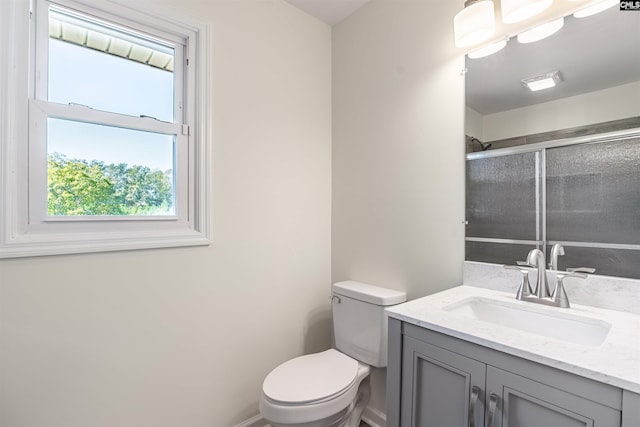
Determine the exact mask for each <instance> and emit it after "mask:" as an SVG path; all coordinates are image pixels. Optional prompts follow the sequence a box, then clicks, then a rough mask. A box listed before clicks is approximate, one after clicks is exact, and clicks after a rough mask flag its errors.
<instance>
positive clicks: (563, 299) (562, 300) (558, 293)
mask: <svg viewBox="0 0 640 427" xmlns="http://www.w3.org/2000/svg"><path fill="white" fill-rule="evenodd" d="M575 270H579V269H575ZM587 270H593V269H587ZM594 271H595V270H594ZM567 277H575V278H576V279H586V278H587V277H588V275H587V273H586V272H582V271H567V272H566V273H565V272H562V271H558V273H557V274H556V288H555V289H554V290H553V293H552V294H551V299H552V300H553V301H554V302H555V303H556V304H557V305H558V307H562V308H569V297H567V292H566V291H565V289H564V279H566V278H567Z"/></svg>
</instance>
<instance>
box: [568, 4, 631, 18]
mask: <svg viewBox="0 0 640 427" xmlns="http://www.w3.org/2000/svg"><path fill="white" fill-rule="evenodd" d="M572 1H573V0H572ZM617 4H620V2H619V1H618V0H596V1H592V2H589V3H587V6H586V7H585V8H583V9H580V10H579V11H577V12H576V13H574V14H573V16H575V17H576V18H586V17H587V16H591V15H595V14H596V13H600V12H602V11H604V10H607V9H609V8H610V7H613V6H615V5H617Z"/></svg>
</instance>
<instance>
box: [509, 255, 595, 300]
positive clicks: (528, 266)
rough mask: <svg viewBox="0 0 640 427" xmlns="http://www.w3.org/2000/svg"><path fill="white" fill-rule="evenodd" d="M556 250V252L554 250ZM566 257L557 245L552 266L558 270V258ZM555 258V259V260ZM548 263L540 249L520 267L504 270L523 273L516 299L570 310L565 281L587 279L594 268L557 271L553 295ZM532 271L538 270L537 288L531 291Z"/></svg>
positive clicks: (520, 262)
mask: <svg viewBox="0 0 640 427" xmlns="http://www.w3.org/2000/svg"><path fill="white" fill-rule="evenodd" d="M554 249H555V250H554ZM558 255H564V249H563V248H562V246H560V245H558V244H556V245H554V247H553V249H552V251H551V258H552V262H551V265H553V266H554V267H556V268H557V265H558V264H557V262H558V261H557V256H558ZM554 257H555V258H554ZM554 259H555V261H554ZM545 267H546V262H545V259H544V253H543V252H542V251H541V250H540V249H532V250H531V251H530V252H529V254H528V255H527V260H526V261H524V262H523V261H518V265H505V266H504V268H506V269H510V270H518V271H520V273H522V275H523V276H522V282H521V283H520V287H519V288H518V292H517V293H516V299H518V300H521V301H528V302H533V303H536V304H544V305H552V306H555V307H562V308H569V298H568V297H567V293H566V292H565V290H564V279H566V278H567V277H576V278H580V279H586V278H587V274H586V273H593V272H594V271H595V270H594V269H592V268H575V269H571V268H570V269H567V271H566V272H561V271H556V287H555V289H554V290H553V293H551V292H549V281H548V279H547V270H546V268H545ZM532 269H537V270H538V277H537V279H536V286H535V288H534V290H533V291H532V290H531V285H530V284H529V273H530V272H531V270H532Z"/></svg>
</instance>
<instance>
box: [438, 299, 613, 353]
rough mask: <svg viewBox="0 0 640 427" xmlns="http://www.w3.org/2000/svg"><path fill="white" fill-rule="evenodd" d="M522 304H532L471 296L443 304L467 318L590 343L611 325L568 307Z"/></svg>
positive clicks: (595, 343)
mask: <svg viewBox="0 0 640 427" xmlns="http://www.w3.org/2000/svg"><path fill="white" fill-rule="evenodd" d="M525 304H530V305H531V307H529V306H528V305H527V306H525V305H524V304H512V303H508V302H504V301H498V300H492V299H489V298H482V297H472V298H467V299H464V300H462V301H458V302H456V303H453V304H450V305H448V306H446V307H443V308H444V310H446V311H449V312H451V313H455V314H457V315H460V316H463V317H465V318H468V319H473V320H479V321H482V322H488V323H493V324H495V325H499V326H502V327H506V328H510V329H515V330H519V331H523V332H528V333H532V334H536V335H541V336H544V337H548V338H553V339H557V340H560V341H564V342H570V343H574V344H582V345H587V346H592V347H597V346H599V345H600V344H602V342H603V341H604V340H605V338H606V337H607V334H608V333H609V330H610V329H611V325H610V324H609V323H607V322H605V321H602V320H597V319H591V318H588V317H583V316H580V315H576V314H572V313H569V312H567V310H570V309H564V308H557V309H556V308H546V307H545V308H543V307H536V306H535V305H534V304H531V303H525Z"/></svg>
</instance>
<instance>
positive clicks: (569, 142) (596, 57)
mask: <svg viewBox="0 0 640 427" xmlns="http://www.w3.org/2000/svg"><path fill="white" fill-rule="evenodd" d="M466 67H467V74H466V107H467V109H466V129H465V131H466V132H465V133H466V135H467V153H468V154H467V179H466V185H467V189H466V191H467V208H466V210H467V212H466V215H467V221H468V225H467V233H466V259H467V260H471V261H483V262H492V263H500V264H515V262H516V261H518V260H521V259H522V254H524V253H526V252H528V250H529V249H531V248H534V247H538V248H540V249H543V250H545V251H546V253H547V257H548V255H549V253H548V251H549V249H550V248H551V246H552V245H553V244H555V243H560V244H562V245H563V246H564V248H565V253H566V255H565V256H563V257H560V259H559V269H560V270H564V269H566V268H570V267H595V268H596V269H597V271H596V274H601V275H610V276H621V277H630V278H638V279H640V219H639V218H640V217H639V216H638V215H637V212H639V211H640V174H639V173H638V171H639V170H640V13H630V12H624V11H620V10H618V8H617V7H614V8H611V9H609V10H607V11H605V12H602V13H600V14H597V15H593V16H590V17H587V18H576V17H574V16H567V17H565V24H564V27H563V28H562V29H560V30H559V31H558V32H556V33H555V34H553V35H552V36H550V37H548V38H545V39H543V40H540V41H537V42H535V43H527V44H523V43H518V42H517V40H516V38H515V37H514V38H512V39H511V40H509V42H508V43H507V46H506V47H505V48H504V49H503V50H501V51H499V52H497V53H495V54H493V55H490V56H487V57H484V58H477V59H470V58H467V60H466ZM555 71H557V74H558V77H557V84H556V86H555V87H552V88H549V89H545V90H540V91H537V92H532V91H529V90H528V89H526V88H525V87H524V85H523V83H522V80H526V79H530V78H533V77H536V76H539V75H543V74H548V73H551V72H555ZM524 156H530V157H531V161H527V162H526V163H523V162H522V159H523V158H525V157H524ZM525 199H526V200H525ZM527 224H528V226H526V227H525V225H527ZM514 227H515V231H514ZM519 227H525V228H526V230H525V229H520V228H519ZM525 231H526V233H525V234H526V235H525V234H523V233H524V232H525Z"/></svg>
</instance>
